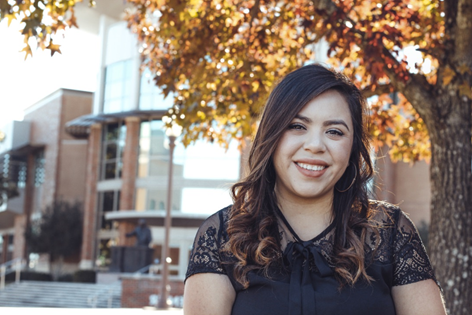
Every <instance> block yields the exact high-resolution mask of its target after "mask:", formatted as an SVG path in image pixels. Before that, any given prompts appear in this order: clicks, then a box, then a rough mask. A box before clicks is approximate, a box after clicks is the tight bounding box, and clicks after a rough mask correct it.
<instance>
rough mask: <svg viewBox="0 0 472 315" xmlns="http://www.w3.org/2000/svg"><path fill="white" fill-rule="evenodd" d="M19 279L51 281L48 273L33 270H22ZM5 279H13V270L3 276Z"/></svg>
mask: <svg viewBox="0 0 472 315" xmlns="http://www.w3.org/2000/svg"><path fill="white" fill-rule="evenodd" d="M20 280H23V281H52V276H51V275H50V274H49V273H44V272H34V271H22V272H21V274H20ZM5 281H7V282H13V281H15V272H12V273H9V274H8V275H6V276H5Z"/></svg>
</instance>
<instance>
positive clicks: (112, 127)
mask: <svg viewBox="0 0 472 315" xmlns="http://www.w3.org/2000/svg"><path fill="white" fill-rule="evenodd" d="M119 131H120V130H119V127H118V124H117V123H115V124H108V125H106V132H105V139H104V140H105V141H111V140H117V139H118V134H119Z"/></svg>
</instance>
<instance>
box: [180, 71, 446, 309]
mask: <svg viewBox="0 0 472 315" xmlns="http://www.w3.org/2000/svg"><path fill="white" fill-rule="evenodd" d="M365 104H366V103H365V100H364V98H363V97H362V96H361V93H360V91H359V90H358V89H357V88H356V87H355V86H354V84H353V83H352V82H350V81H349V79H348V78H347V77H345V76H344V75H342V74H340V73H337V72H335V71H331V70H328V69H326V68H324V67H322V66H320V65H308V66H304V67H302V68H300V69H298V70H296V71H294V72H292V73H290V74H288V75H287V76H286V77H285V78H283V79H282V80H281V82H280V83H279V84H278V85H277V86H276V87H275V88H274V90H273V91H272V92H271V94H270V96H269V99H268V100H267V103H266V105H265V108H264V111H263V114H262V117H261V120H260V124H259V128H258V130H257V133H256V136H255V138H254V142H253V144H252V147H251V152H250V155H249V175H248V176H247V177H246V178H244V179H243V180H242V181H240V182H239V183H237V184H235V185H234V186H233V188H232V194H233V205H232V206H229V207H227V208H224V209H222V210H220V211H218V212H217V213H215V214H214V215H212V216H211V217H209V218H208V219H207V220H206V221H205V222H204V223H203V224H202V226H201V227H200V229H199V231H198V233H197V236H196V238H195V242H194V245H193V249H192V253H191V256H190V263H189V266H188V271H187V275H186V281H185V294H184V314H185V315H230V314H231V315H256V314H257V315H315V314H320V315H341V314H346V315H380V314H381V315H445V314H446V312H445V309H444V305H443V302H442V299H441V293H440V289H439V287H438V285H437V284H436V282H435V277H434V273H433V269H432V267H431V264H430V262H429V259H428V256H427V255H426V251H425V248H424V246H423V243H422V242H421V239H420V237H419V235H418V232H417V230H416V228H415V226H414V225H413V223H412V222H411V220H410V219H409V218H408V217H407V216H406V215H405V213H403V212H402V211H401V210H400V209H399V208H398V207H397V206H394V205H391V204H388V203H386V202H381V201H374V200H369V199H368V188H369V183H370V179H371V177H372V175H373V166H372V162H371V158H370V154H371V146H370V143H369V139H368V134H367V131H366V130H367V126H366V123H365V122H366V114H365V113H366V107H365Z"/></svg>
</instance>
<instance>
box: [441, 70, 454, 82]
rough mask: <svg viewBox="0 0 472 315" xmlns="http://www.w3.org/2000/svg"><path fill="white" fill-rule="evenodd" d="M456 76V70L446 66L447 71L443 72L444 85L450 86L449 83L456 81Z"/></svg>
mask: <svg viewBox="0 0 472 315" xmlns="http://www.w3.org/2000/svg"><path fill="white" fill-rule="evenodd" d="M455 76H456V73H455V72H454V70H452V69H451V68H450V67H449V66H446V69H444V72H443V78H442V79H443V84H444V85H448V84H449V83H451V81H452V79H454V77H455Z"/></svg>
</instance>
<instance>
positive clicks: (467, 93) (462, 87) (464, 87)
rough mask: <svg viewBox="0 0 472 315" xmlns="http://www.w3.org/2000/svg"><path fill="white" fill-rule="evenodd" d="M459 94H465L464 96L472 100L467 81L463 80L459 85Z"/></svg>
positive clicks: (471, 92)
mask: <svg viewBox="0 0 472 315" xmlns="http://www.w3.org/2000/svg"><path fill="white" fill-rule="evenodd" d="M459 95H460V96H466V97H468V98H469V99H470V100H472V90H471V89H470V85H469V83H467V82H465V81H464V82H463V83H462V84H461V85H460V86H459Z"/></svg>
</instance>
